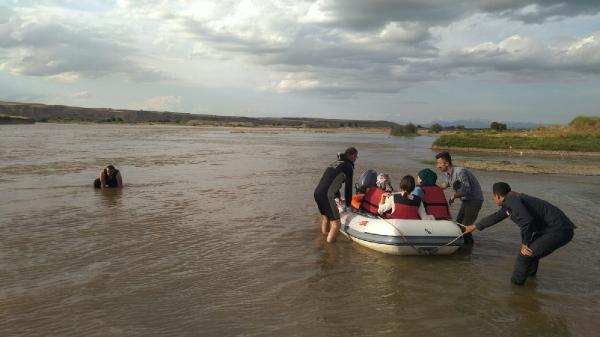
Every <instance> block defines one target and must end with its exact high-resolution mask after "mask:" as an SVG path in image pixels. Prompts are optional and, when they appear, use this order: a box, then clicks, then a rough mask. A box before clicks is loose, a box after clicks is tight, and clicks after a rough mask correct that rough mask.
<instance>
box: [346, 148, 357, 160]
mask: <svg viewBox="0 0 600 337" xmlns="http://www.w3.org/2000/svg"><path fill="white" fill-rule="evenodd" d="M357 153H358V150H357V149H356V148H355V147H354V146H350V147H349V148H347V149H346V151H345V152H344V154H346V157H350V156H353V155H355V154H357Z"/></svg>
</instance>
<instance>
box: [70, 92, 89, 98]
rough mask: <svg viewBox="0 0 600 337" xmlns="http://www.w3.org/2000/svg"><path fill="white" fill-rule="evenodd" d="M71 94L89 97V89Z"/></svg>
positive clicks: (77, 96) (78, 96)
mask: <svg viewBox="0 0 600 337" xmlns="http://www.w3.org/2000/svg"><path fill="white" fill-rule="evenodd" d="M72 96H73V97H74V98H89V97H91V95H90V93H89V91H78V92H76V93H73V95H72Z"/></svg>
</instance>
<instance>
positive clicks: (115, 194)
mask: <svg viewBox="0 0 600 337" xmlns="http://www.w3.org/2000/svg"><path fill="white" fill-rule="evenodd" d="M95 191H96V194H98V195H99V196H100V198H99V199H100V200H101V202H102V206H104V208H106V209H110V208H113V207H119V206H121V197H122V196H123V189H121V188H105V189H103V190H101V189H95Z"/></svg>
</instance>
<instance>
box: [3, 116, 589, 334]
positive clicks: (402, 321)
mask: <svg viewBox="0 0 600 337" xmlns="http://www.w3.org/2000/svg"><path fill="white" fill-rule="evenodd" d="M432 141H433V138H431V137H416V138H394V137H389V136H387V135H383V134H314V133H303V132H298V131H293V132H290V131H279V132H277V133H274V132H264V133H261V132H252V133H239V132H235V133H231V132H230V130H225V129H217V128H208V129H202V128H192V127H168V126H113V125H93V126H92V125H56V124H35V125H23V126H11V127H2V128H0V172H2V174H1V175H0V191H1V193H0V238H1V239H0V240H1V244H0V270H2V277H1V278H0V312H2V315H1V316H0V335H1V336H42V335H43V336H45V335H57V336H82V335H85V336H114V335H118V336H147V335H165V336H173V335H182V336H188V335H198V334H201V335H254V336H256V335H265V336H282V335H308V336H322V335H356V336H365V335H384V336H386V335H387V336H449V335H450V336H452V335H461V336H480V335H482V333H484V334H486V335H492V336H528V335H531V336H540V335H542V336H571V335H572V336H586V335H594V334H595V333H596V332H597V331H598V329H599V328H600V323H599V322H600V309H599V308H600V289H599V288H598V286H597V284H598V281H597V280H598V278H599V277H600V253H598V251H597V249H596V247H597V242H598V239H599V237H600V230H599V228H598V224H599V223H600V215H598V211H597V210H598V209H600V207H598V206H599V205H598V200H600V178H599V177H572V176H561V175H550V176H543V175H526V174H518V173H505V172H478V171H476V172H475V174H476V175H477V177H478V179H479V180H480V182H481V185H482V188H483V190H484V194H485V196H486V198H487V200H486V202H485V203H484V206H483V209H482V212H481V214H482V215H485V214H487V213H489V212H492V211H495V210H496V209H497V207H496V206H495V205H494V204H493V202H492V200H491V197H490V195H491V191H490V189H491V185H492V183H493V182H495V181H498V180H504V181H507V182H509V183H510V184H511V185H512V186H513V187H514V189H515V190H519V191H522V192H526V193H530V194H533V195H536V196H539V197H541V198H543V199H546V200H548V201H550V202H552V203H555V204H557V205H559V206H560V207H561V208H562V209H563V210H564V211H565V212H566V213H567V214H568V215H569V216H570V217H571V218H572V219H573V220H574V222H575V223H576V224H577V225H578V226H579V229H578V231H577V232H576V234H575V238H574V240H573V242H572V243H570V244H569V245H567V246H565V247H564V248H561V249H559V250H558V251H557V252H556V253H555V254H552V255H551V256H549V257H548V258H547V259H544V260H542V262H541V264H540V272H539V274H538V277H537V279H535V280H533V281H532V282H528V283H527V284H526V285H525V286H524V287H513V286H511V285H510V282H509V278H510V274H511V271H512V266H513V263H514V257H515V255H516V254H517V252H518V238H519V231H518V228H517V227H516V226H514V225H513V224H511V223H510V222H504V223H501V224H498V225H497V226H495V227H493V228H490V229H487V230H486V231H484V232H478V233H476V237H475V240H476V244H475V245H474V246H473V249H472V251H471V252H468V253H466V254H454V255H451V256H420V257H397V256H387V255H383V254H380V253H377V252H374V251H371V250H369V249H366V248H364V247H361V246H358V245H356V244H354V243H352V242H350V241H349V240H348V239H346V238H345V237H343V236H340V237H339V239H338V242H336V244H334V245H330V244H326V243H325V242H324V239H323V236H322V235H321V234H320V225H319V221H318V216H317V209H316V206H315V205H314V201H313V200H312V192H313V188H314V186H315V185H316V183H317V181H318V179H319V178H320V176H321V174H322V172H323V170H324V168H325V167H326V165H327V164H328V163H329V162H330V161H331V160H333V159H334V156H335V152H337V151H341V150H343V149H344V148H346V147H347V146H348V145H354V146H356V147H357V148H358V149H359V151H360V158H359V160H358V161H357V163H356V164H357V174H359V173H360V172H362V171H364V170H366V169H367V168H375V169H377V170H378V171H383V172H386V173H389V174H390V175H391V177H392V180H393V182H394V183H395V184H397V183H398V182H399V180H400V177H401V176H403V175H404V174H407V173H410V174H415V173H416V172H417V171H419V170H420V169H422V168H423V166H424V165H425V164H423V162H424V160H431V159H432V158H433V155H434V153H433V152H432V151H431V150H430V148H429V146H430V144H431V142H432ZM456 158H459V159H460V158H465V157H464V155H461V154H457V155H456ZM495 159H497V160H501V159H498V158H495ZM509 160H513V159H512V158H510V159H509ZM539 160H553V159H547V158H545V159H544V158H542V159H539ZM109 162H110V163H114V164H115V165H116V166H117V167H118V168H119V169H120V170H121V172H123V176H124V182H125V188H123V189H107V190H104V191H98V190H94V189H93V188H92V187H91V182H92V181H93V179H94V178H95V177H96V176H97V174H98V171H99V169H101V168H102V167H104V166H105V165H106V164H107V163H109ZM457 206H458V205H457ZM457 206H455V207H454V208H453V209H452V211H453V212H456V211H457V210H458V207H457Z"/></svg>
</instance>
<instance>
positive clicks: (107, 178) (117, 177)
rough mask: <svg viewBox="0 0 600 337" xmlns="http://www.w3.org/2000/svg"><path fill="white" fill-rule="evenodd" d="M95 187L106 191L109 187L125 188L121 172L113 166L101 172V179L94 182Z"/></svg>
mask: <svg viewBox="0 0 600 337" xmlns="http://www.w3.org/2000/svg"><path fill="white" fill-rule="evenodd" d="M94 187H95V188H99V189H105V188H107V187H123V177H121V172H119V170H117V169H116V168H115V167H114V166H113V165H108V166H107V167H106V168H104V169H103V170H102V171H100V177H99V178H96V180H94Z"/></svg>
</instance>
